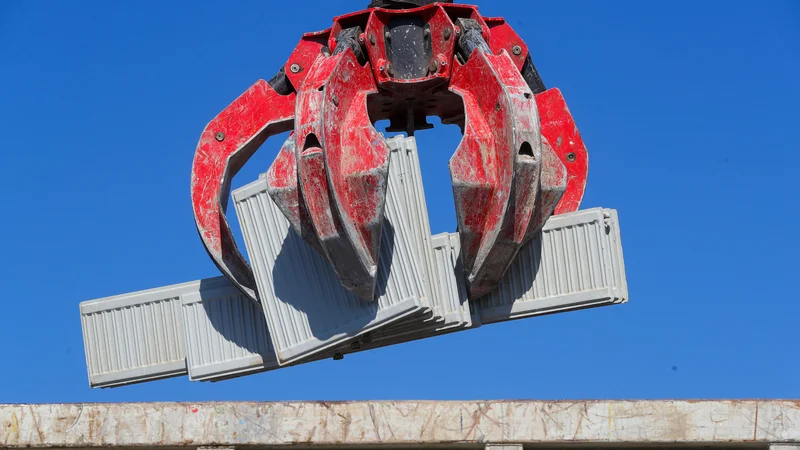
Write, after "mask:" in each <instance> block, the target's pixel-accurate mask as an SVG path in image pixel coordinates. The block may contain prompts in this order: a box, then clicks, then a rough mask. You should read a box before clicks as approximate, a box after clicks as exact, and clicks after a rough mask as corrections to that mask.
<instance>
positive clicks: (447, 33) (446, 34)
mask: <svg viewBox="0 0 800 450" xmlns="http://www.w3.org/2000/svg"><path fill="white" fill-rule="evenodd" d="M452 35H453V30H451V29H450V28H445V29H444V40H445V41H446V40H448V39H450V36H452Z"/></svg>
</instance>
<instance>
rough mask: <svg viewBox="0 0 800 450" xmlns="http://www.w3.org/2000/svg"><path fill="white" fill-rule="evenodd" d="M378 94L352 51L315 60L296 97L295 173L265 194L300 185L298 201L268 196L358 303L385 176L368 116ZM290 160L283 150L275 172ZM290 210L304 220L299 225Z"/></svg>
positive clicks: (370, 286) (277, 176)
mask: <svg viewBox="0 0 800 450" xmlns="http://www.w3.org/2000/svg"><path fill="white" fill-rule="evenodd" d="M376 92H377V87H376V85H375V80H374V78H373V76H372V71H371V68H370V67H369V66H368V65H367V66H361V65H360V64H359V62H358V61H357V59H356V56H355V54H354V53H353V52H352V51H350V50H348V51H345V52H342V53H339V54H337V55H333V56H330V57H323V58H319V59H318V60H317V61H316V62H315V64H314V65H313V66H312V67H311V68H310V70H309V74H308V76H307V77H306V79H305V80H304V82H303V84H302V85H301V87H300V89H299V92H298V98H297V112H296V125H295V130H296V131H295V144H294V145H295V157H294V159H295V161H296V163H297V170H296V173H295V174H293V173H291V172H290V171H288V170H286V171H278V170H274V171H271V174H272V175H270V177H269V178H268V179H269V183H270V191H271V192H276V191H277V189H278V186H293V185H296V186H297V187H298V190H299V192H300V195H299V196H296V195H295V194H292V195H291V196H287V197H280V196H276V195H273V198H274V199H275V201H276V202H277V203H278V204H279V205H281V209H282V210H283V211H284V214H286V215H287V217H289V220H290V221H292V222H293V223H295V224H298V225H296V226H295V229H300V230H302V233H301V236H303V237H304V239H305V240H306V242H309V244H311V245H312V246H314V247H315V248H318V249H321V251H322V253H323V255H324V256H325V257H327V259H328V261H329V262H330V263H331V265H332V267H333V269H334V270H335V272H336V273H337V275H338V276H339V279H340V281H341V282H342V285H343V286H344V287H346V288H347V289H349V290H350V291H351V292H353V293H354V294H356V295H357V296H358V297H360V298H362V299H364V300H374V293H375V283H376V278H377V267H378V254H379V250H380V236H381V230H382V228H383V220H384V214H383V211H384V206H385V202H386V187H387V179H388V175H389V171H388V169H389V149H388V147H387V145H386V142H385V141H384V139H383V137H382V136H381V135H380V134H379V133H378V132H377V131H376V130H375V128H374V127H373V126H372V123H371V122H370V118H369V115H368V114H367V96H368V95H370V94H374V93H376ZM288 161H289V158H288V157H287V156H285V155H284V152H282V153H281V155H280V156H279V160H278V161H276V163H275V165H273V168H275V167H277V166H281V167H282V166H285V165H286V164H287V163H288ZM292 177H297V180H298V181H296V182H295V181H294V180H289V179H288V178H292ZM293 183H294V184H293ZM294 202H298V203H297V204H298V206H297V207H295V206H294V204H295V203H294ZM294 211H303V213H305V211H307V213H308V217H309V219H310V220H309V221H307V222H303V221H298V219H296V218H294V217H299V213H295V212H294ZM287 212H289V214H287ZM312 231H313V232H312ZM312 235H313V237H312Z"/></svg>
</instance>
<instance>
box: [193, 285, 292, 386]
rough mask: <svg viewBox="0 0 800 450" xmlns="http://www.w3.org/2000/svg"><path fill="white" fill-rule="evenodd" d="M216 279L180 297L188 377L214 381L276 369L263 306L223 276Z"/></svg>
mask: <svg viewBox="0 0 800 450" xmlns="http://www.w3.org/2000/svg"><path fill="white" fill-rule="evenodd" d="M217 280H218V281H219V282H216V281H217ZM214 281H215V282H209V281H207V280H204V281H203V282H201V283H200V286H199V289H198V290H196V291H194V292H192V293H189V294H186V295H184V296H183V297H182V303H183V314H184V325H185V327H184V328H185V335H186V361H187V365H188V368H189V378H190V379H191V380H192V381H214V380H218V379H226V378H231V377H235V376H242V375H247V374H250V373H254V372H261V371H265V370H270V369H276V368H278V367H279V366H278V362H277V361H276V360H275V352H274V351H273V349H272V343H271V341H270V338H269V331H268V330H267V324H266V321H265V319H264V315H263V314H262V312H261V310H260V309H259V308H258V306H256V305H255V304H254V303H253V302H252V301H250V300H249V299H247V298H246V297H245V296H244V295H242V293H241V292H239V290H238V289H236V287H234V286H233V285H232V284H231V283H230V282H228V280H227V279H225V278H222V279H216V280H214Z"/></svg>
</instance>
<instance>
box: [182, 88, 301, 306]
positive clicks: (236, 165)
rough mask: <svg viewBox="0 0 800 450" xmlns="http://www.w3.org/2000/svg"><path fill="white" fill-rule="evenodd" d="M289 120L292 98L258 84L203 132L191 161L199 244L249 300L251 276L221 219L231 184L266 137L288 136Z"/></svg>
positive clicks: (253, 284)
mask: <svg viewBox="0 0 800 450" xmlns="http://www.w3.org/2000/svg"><path fill="white" fill-rule="evenodd" d="M293 118H294V94H291V95H287V96H283V95H279V94H278V93H277V92H275V91H274V90H273V89H272V87H271V86H270V85H269V84H268V83H267V82H266V81H264V80H259V81H258V82H256V83H255V84H254V85H253V86H252V87H250V89H248V90H247V91H245V93H244V94H242V95H241V96H240V97H239V98H237V99H236V100H235V101H234V102H233V103H231V104H230V106H228V107H227V108H225V110H223V111H222V112H221V113H220V114H219V115H218V116H217V117H215V118H214V120H212V121H211V122H210V123H209V124H208V126H206V129H205V130H204V131H203V134H202V136H201V137H200V143H199V144H198V146H197V151H196V152H195V155H194V163H193V165H192V177H191V196H192V210H193V212H194V218H195V222H196V224H197V230H198V232H199V234H200V238H201V239H202V241H203V244H204V245H205V247H206V249H207V250H208V253H209V255H210V256H211V259H212V260H213V261H214V263H215V264H216V265H217V267H218V268H219V269H220V271H221V272H222V273H223V274H224V275H225V276H226V277H228V278H229V279H230V280H231V281H232V282H233V283H234V284H236V285H237V286H238V287H239V288H240V289H241V290H242V292H243V293H245V294H246V295H247V296H248V297H250V298H251V299H253V300H255V299H256V294H255V280H254V278H253V274H252V271H251V269H250V267H249V265H248V264H247V261H246V260H245V259H244V257H243V256H242V254H241V253H240V252H239V249H238V248H237V246H236V241H235V240H234V238H233V235H232V233H231V230H230V226H229V225H228V221H227V219H226V218H225V207H226V206H227V200H228V195H229V194H230V180H231V179H232V178H233V176H234V175H236V173H237V172H238V171H239V170H240V169H241V168H242V166H243V165H244V163H245V162H246V161H247V160H248V159H249V158H250V157H251V156H252V155H253V153H255V151H256V150H257V149H258V147H259V146H260V145H261V144H262V143H263V142H264V141H265V140H266V139H267V138H268V137H270V136H273V135H275V134H278V133H282V132H285V131H288V130H290V129H291V127H292V124H293ZM220 139H221V140H220Z"/></svg>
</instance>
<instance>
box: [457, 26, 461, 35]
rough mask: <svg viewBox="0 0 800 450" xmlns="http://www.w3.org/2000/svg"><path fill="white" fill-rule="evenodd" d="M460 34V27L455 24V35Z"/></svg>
mask: <svg viewBox="0 0 800 450" xmlns="http://www.w3.org/2000/svg"><path fill="white" fill-rule="evenodd" d="M460 35H461V27H459V26H456V36H460Z"/></svg>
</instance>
